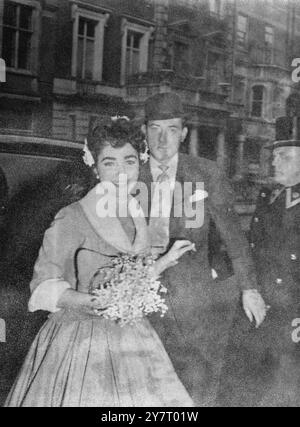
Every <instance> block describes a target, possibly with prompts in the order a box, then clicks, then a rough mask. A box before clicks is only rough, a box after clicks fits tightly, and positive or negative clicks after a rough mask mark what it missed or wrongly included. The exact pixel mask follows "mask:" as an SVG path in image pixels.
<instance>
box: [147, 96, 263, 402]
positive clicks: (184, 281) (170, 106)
mask: <svg viewBox="0 0 300 427" xmlns="http://www.w3.org/2000/svg"><path fill="white" fill-rule="evenodd" d="M142 130H143V132H144V134H145V137H146V141H147V143H148V145H149V149H150V154H151V155H150V161H149V162H148V163H146V164H145V165H143V166H142V167H141V173H140V181H142V182H144V183H146V185H147V186H148V188H149V191H150V184H151V183H152V182H159V183H160V182H162V181H164V182H167V183H169V188H170V190H171V191H173V193H174V192H175V187H176V184H175V182H176V183H177V184H179V185H181V187H183V186H184V184H185V183H193V185H194V187H195V184H196V183H203V185H204V187H203V189H202V192H200V193H199V192H198V194H200V196H201V197H200V198H203V200H202V204H201V209H203V213H204V216H203V218H202V221H201V223H199V225H198V226H197V227H196V228H193V227H192V226H190V225H188V224H190V223H189V220H190V218H189V217H188V215H187V213H186V210H185V209H184V207H185V206H186V200H184V197H183V200H182V202H181V203H182V206H183V209H182V211H183V215H182V216H179V215H176V214H175V210H176V208H177V207H178V206H177V205H176V203H178V200H176V199H177V197H175V196H174V197H173V202H172V203H170V204H169V206H167V207H166V206H165V209H169V215H166V216H165V217H164V218H159V217H158V216H156V217H155V216H154V215H153V211H154V210H155V209H154V206H153V194H152V203H151V207H150V209H149V227H150V230H151V235H152V241H153V242H152V243H153V246H155V247H157V246H160V247H161V252H164V251H165V250H167V248H168V245H171V244H172V243H173V242H174V241H176V240H181V239H185V240H189V241H191V242H192V243H195V246H196V252H193V253H190V254H188V255H184V256H183V257H182V258H181V259H180V261H179V263H178V264H177V265H175V266H174V267H172V268H170V269H169V270H167V272H166V273H165V274H164V276H163V277H162V279H161V280H162V281H163V283H164V284H165V285H166V287H167V288H168V293H167V297H166V300H167V305H168V307H169V310H168V313H167V315H166V316H165V318H164V319H161V318H152V323H153V325H154V326H155V328H156V329H157V331H158V333H159V335H160V337H161V339H162V341H163V343H164V345H165V348H166V350H167V352H168V354H169V356H170V358H171V359H172V362H173V364H174V367H175V369H176V371H177V373H178V375H179V377H180V379H181V381H182V382H183V384H184V385H185V386H186V388H187V390H188V391H189V393H190V394H191V396H192V398H193V399H194V401H195V404H196V405H210V404H212V400H213V397H212V395H213V391H212V382H213V381H215V380H216V378H215V372H214V361H213V360H212V359H211V353H212V351H211V349H212V348H213V347H214V346H215V344H216V340H218V338H217V335H215V331H216V329H215V328H214V326H215V325H214V324H212V323H213V322H214V321H215V320H216V319H217V317H218V316H221V313H219V314H218V309H220V307H217V306H216V304H215V299H214V296H215V294H216V293H217V292H218V290H216V289H215V288H216V285H215V282H214V281H213V279H212V275H211V267H210V265H209V263H208V234H209V225H210V222H211V220H213V221H214V223H215V225H216V227H217V229H218V231H219V233H220V234H221V236H222V238H223V240H224V242H225V243H226V245H227V250H228V253H229V255H230V257H231V260H232V263H233V266H234V270H235V273H236V277H237V280H238V283H239V285H240V289H241V290H242V291H243V304H244V308H245V311H246V314H247V316H248V317H249V319H250V320H252V319H255V321H256V325H257V326H259V325H260V324H261V323H262V321H263V319H264V316H265V305H264V301H263V300H262V298H261V297H260V295H259V293H258V292H257V291H256V290H255V289H256V286H257V285H256V278H255V273H254V268H253V265H252V261H251V257H250V250H249V249H248V244H247V241H246V239H245V237H244V235H243V234H242V231H241V229H240V226H239V219H238V217H237V215H236V214H235V213H234V207H233V203H234V194H233V192H232V190H231V188H230V186H229V184H228V182H227V179H226V178H225V176H224V175H223V174H222V173H221V171H220V170H219V169H218V168H217V166H216V165H215V164H214V163H213V162H211V161H209V160H207V159H202V158H196V157H192V156H189V155H184V154H179V149H180V145H181V143H182V142H183V141H184V139H185V137H186V135H187V132H188V130H187V128H186V126H185V123H184V111H183V107H182V103H181V100H180V98H179V97H178V96H177V95H176V94H174V93H161V94H157V95H154V96H152V97H151V98H149V99H148V100H147V101H146V105H145V124H144V126H143V128H142ZM152 189H153V186H152ZM174 200H175V203H174ZM189 200H192V199H189ZM155 203H156V202H155ZM155 207H156V206H155ZM158 211H159V209H158ZM219 304H220V301H219ZM216 316H217V317H216ZM209 354H210V356H209Z"/></svg>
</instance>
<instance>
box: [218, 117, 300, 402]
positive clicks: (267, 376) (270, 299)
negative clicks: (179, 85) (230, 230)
mask: <svg viewBox="0 0 300 427" xmlns="http://www.w3.org/2000/svg"><path fill="white" fill-rule="evenodd" d="M293 122H294V123H296V121H295V120H291V119H290V118H285V119H283V118H280V119H278V120H277V134H278V133H280V136H281V138H283V139H282V140H277V141H276V142H275V143H273V144H272V145H271V146H270V147H268V148H271V149H272V151H273V167H274V185H273V186H272V187H271V188H263V189H262V190H261V192H260V194H259V197H258V202H257V209H256V213H255V215H254V217H253V221H252V225H251V232H250V239H251V247H252V251H253V256H254V260H255V264H256V269H257V277H258V281H259V285H260V287H261V292H262V295H263V297H264V299H265V301H266V304H268V305H269V311H268V314H267V316H266V320H265V322H264V323H263V325H262V326H261V328H260V329H259V330H253V329H252V328H251V327H249V325H247V324H245V322H243V320H242V319H241V318H240V319H239V320H237V322H236V323H235V325H234V328H233V332H232V337H231V339H230V341H229V346H228V352H227V357H226V359H227V363H226V365H225V369H224V372H223V375H222V381H221V387H220V393H219V404H221V405H222V406H224V405H226V406H299V404H300V398H299V397H300V388H299V369H300V357H299V356H300V354H299V351H300V347H299V345H300V344H297V342H299V341H300V339H299V338H300V334H299V328H298V329H297V327H299V325H300V320H299V319H298V318H299V317H300V316H299V301H300V298H299V297H300V264H299V259H300V140H295V139H291V133H292V132H291V130H292V129H290V126H292V123H293ZM284 129H285V130H286V135H283V131H284ZM297 319H298V320H297Z"/></svg>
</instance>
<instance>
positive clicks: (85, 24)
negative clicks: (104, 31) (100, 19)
mask: <svg viewBox="0 0 300 427" xmlns="http://www.w3.org/2000/svg"><path fill="white" fill-rule="evenodd" d="M96 26H97V21H92V20H90V19H86V18H82V17H80V18H79V27H78V50H77V77H79V78H81V79H90V80H91V79H93V76H94V58H95V41H96V39H95V33H96Z"/></svg>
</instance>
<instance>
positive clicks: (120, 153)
mask: <svg viewBox="0 0 300 427" xmlns="http://www.w3.org/2000/svg"><path fill="white" fill-rule="evenodd" d="M96 168H97V172H98V175H99V178H100V181H102V182H103V181H106V182H107V181H108V182H112V183H113V184H114V185H115V186H116V187H119V185H120V175H122V176H121V185H122V184H124V179H125V180H126V184H127V185H128V188H129V189H130V188H132V186H133V185H134V184H135V183H136V182H137V180H138V176H139V157H138V153H137V151H136V150H135V149H134V148H133V146H132V145H131V144H129V143H127V144H126V145H124V146H123V147H121V148H113V147H112V146H111V145H107V146H105V147H104V148H103V149H102V151H101V152H100V154H99V156H98V161H97V165H96Z"/></svg>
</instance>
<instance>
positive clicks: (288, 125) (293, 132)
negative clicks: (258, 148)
mask: <svg viewBox="0 0 300 427" xmlns="http://www.w3.org/2000/svg"><path fill="white" fill-rule="evenodd" d="M275 128H276V137H275V141H274V142H272V144H269V145H267V146H266V148H268V149H270V150H275V149H276V148H280V147H300V117H278V118H277V119H276V123H275Z"/></svg>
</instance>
